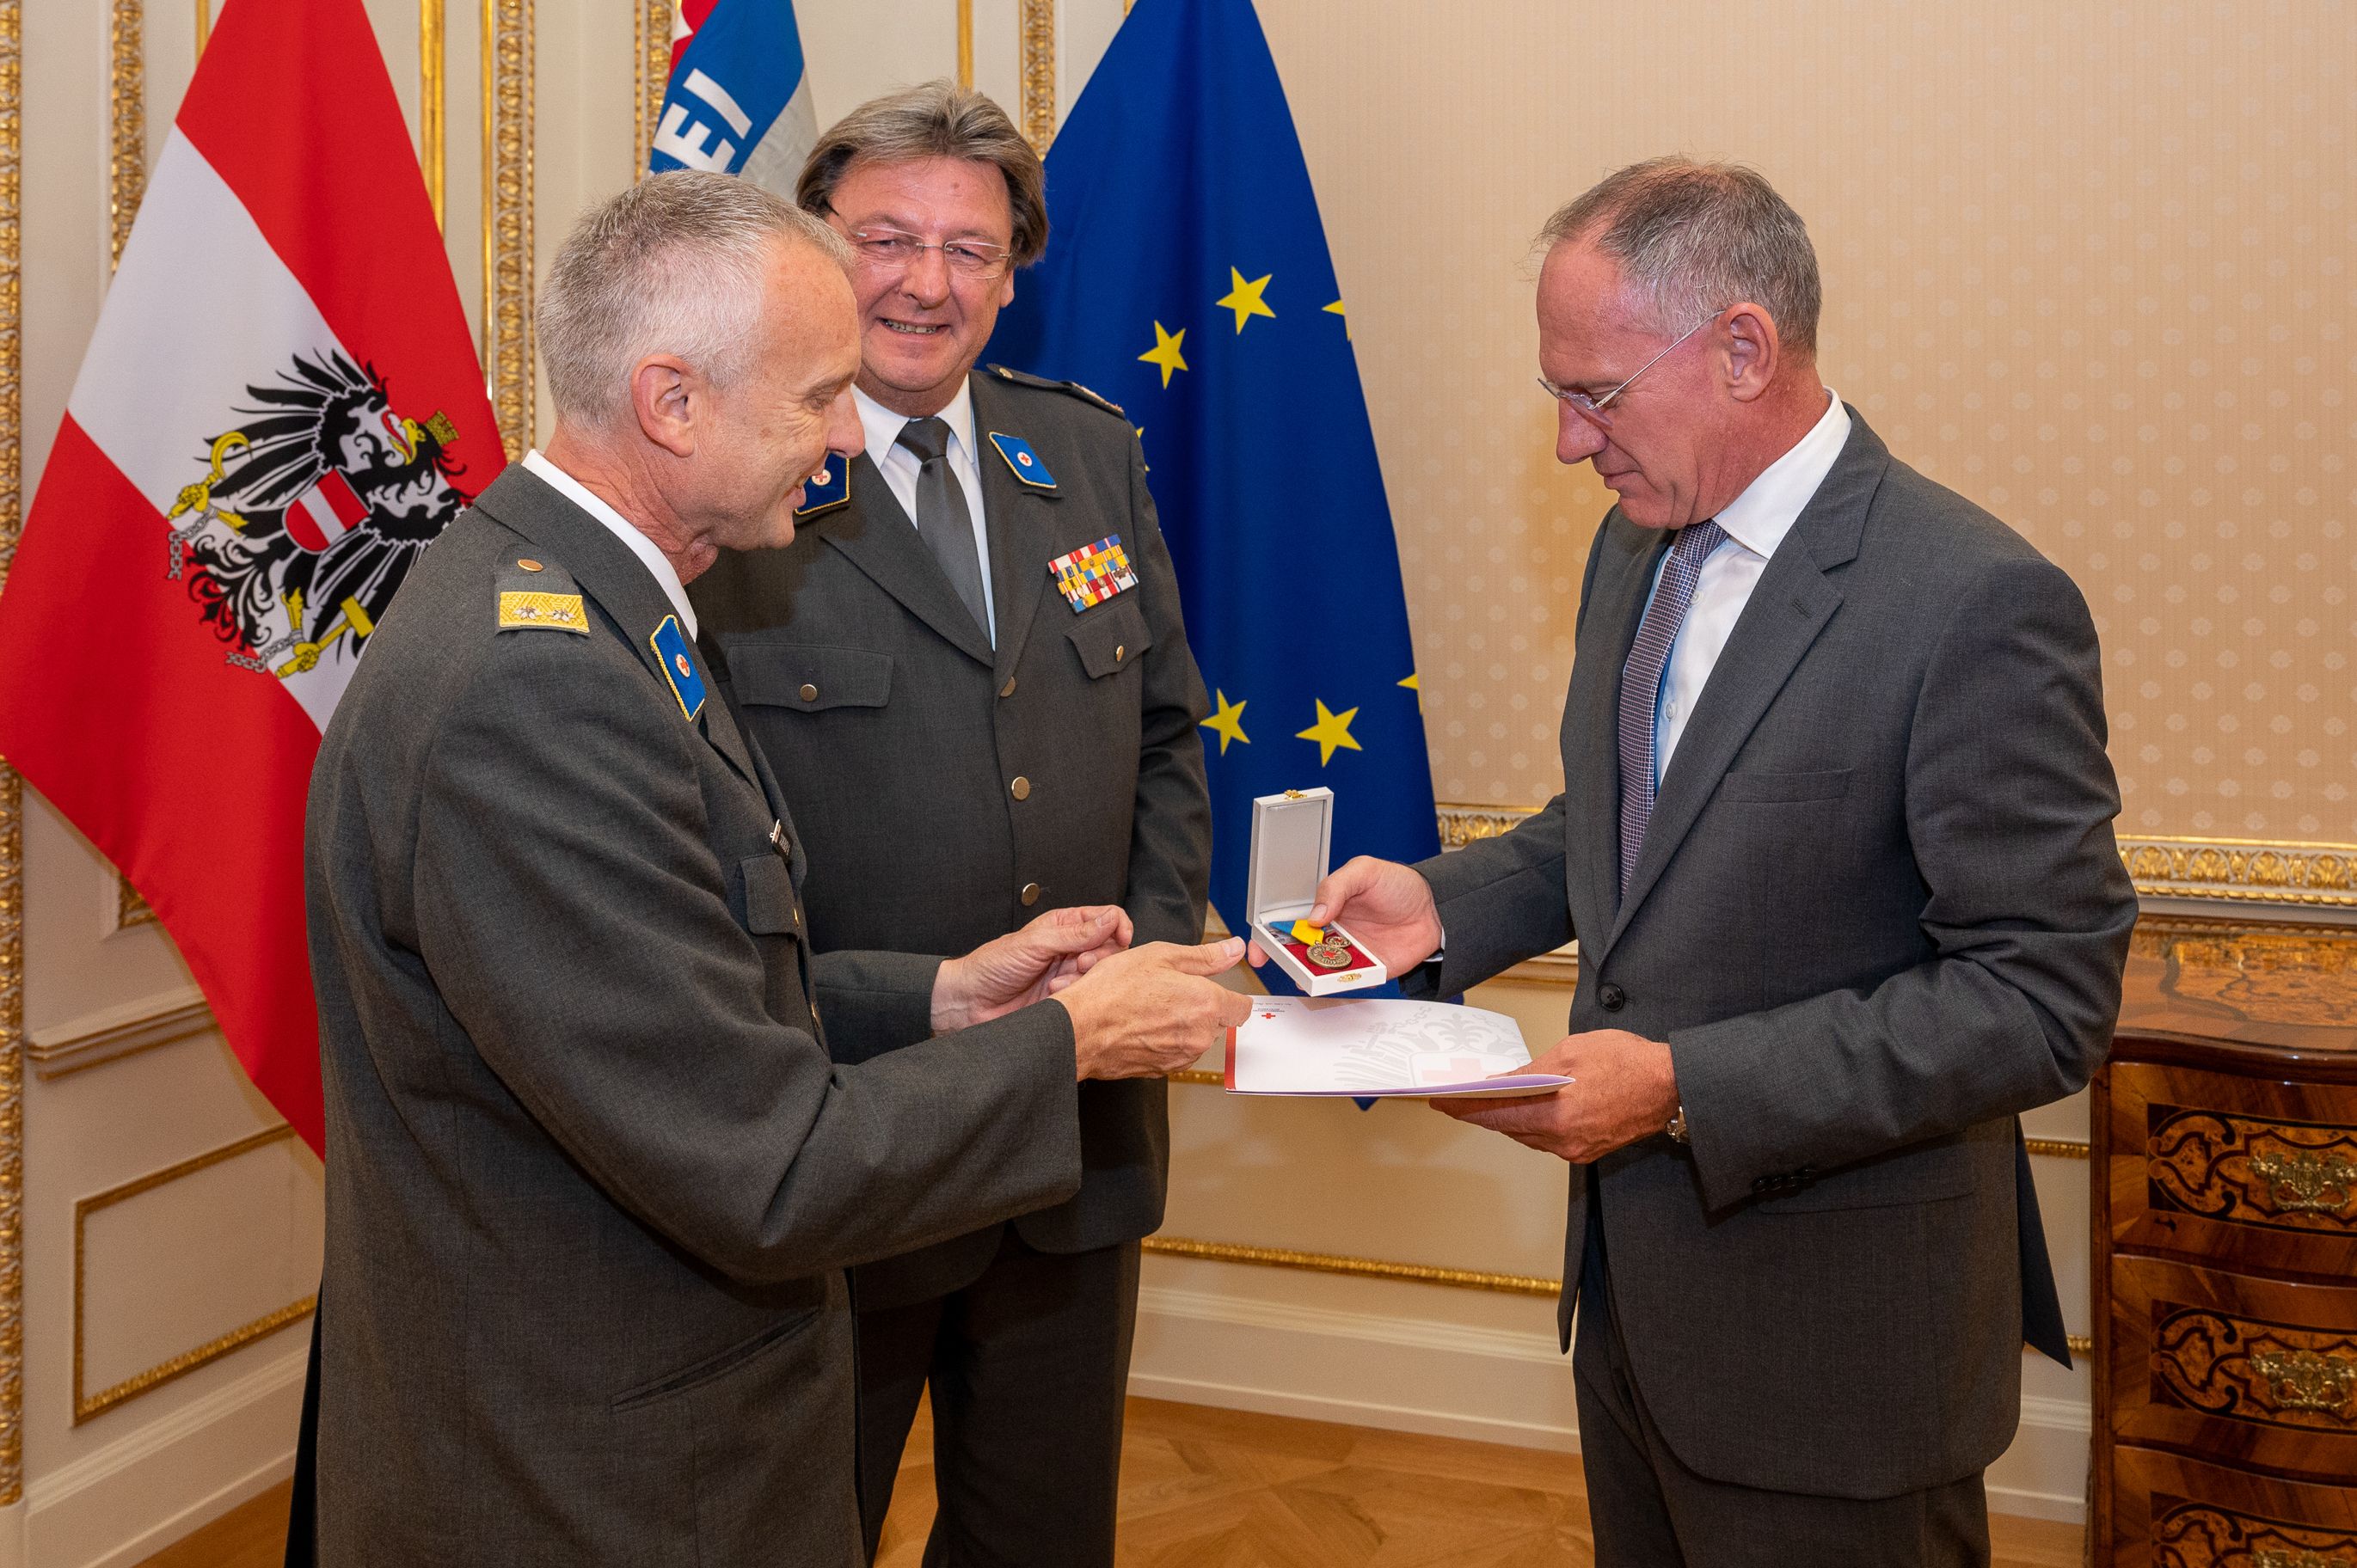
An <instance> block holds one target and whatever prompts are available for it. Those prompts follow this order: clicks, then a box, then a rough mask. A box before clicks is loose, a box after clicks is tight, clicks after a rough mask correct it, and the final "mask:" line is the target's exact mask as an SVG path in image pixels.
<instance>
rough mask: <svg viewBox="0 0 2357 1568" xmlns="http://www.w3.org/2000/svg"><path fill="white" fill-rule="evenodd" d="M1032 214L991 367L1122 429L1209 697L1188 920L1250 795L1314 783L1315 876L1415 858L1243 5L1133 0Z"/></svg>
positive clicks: (1344, 364)
mask: <svg viewBox="0 0 2357 1568" xmlns="http://www.w3.org/2000/svg"><path fill="white" fill-rule="evenodd" d="M1048 214H1049V222H1050V224H1051V226H1052V232H1051V238H1050V241H1049V247H1048V253H1047V256H1046V258H1045V259H1044V260H1043V261H1042V262H1041V263H1039V265H1038V266H1037V267H1035V268H1034V269H1032V270H1031V271H1030V272H1028V273H1027V274H1024V275H1023V276H1022V277H1020V278H1018V279H1017V283H1016V289H1015V303H1014V304H1013V305H1011V306H1008V307H1007V309H1006V311H1005V313H1003V314H1002V315H1001V316H1000V317H999V321H998V330H997V334H996V337H995V338H993V339H992V342H991V350H990V357H991V358H992V359H995V360H1001V361H1003V362H1005V363H1006V364H1008V365H1011V366H1016V367H1018V368H1020V369H1023V370H1027V371H1033V372H1035V373H1038V374H1041V375H1049V376H1057V377H1063V378H1069V379H1070V380H1072V381H1080V382H1082V383H1083V384H1085V385H1087V386H1089V387H1092V388H1093V389H1094V390H1096V391H1097V392H1102V393H1103V394H1104V395H1105V396H1106V397H1109V398H1111V399H1112V400H1113V401H1114V402H1115V403H1120V404H1121V405H1122V406H1123V407H1124V408H1125V409H1126V410H1127V411H1128V413H1129V419H1130V423H1131V424H1134V425H1136V426H1137V427H1138V429H1139V431H1140V433H1141V436H1140V438H1141V440H1142V441H1143V442H1144V444H1145V448H1146V464H1147V466H1148V469H1149V478H1150V480H1151V483H1152V485H1153V488H1154V496H1155V501H1156V504H1157V507H1158V508H1159V510H1160V513H1161V519H1162V528H1163V532H1164V533H1165V534H1166V535H1168V540H1169V543H1170V553H1171V555H1172V557H1173V558H1174V559H1175V561H1176V562H1177V564H1178V569H1179V590H1180V593H1181V594H1182V596H1184V600H1185V608H1186V615H1187V627H1188V631H1189V639H1190V640H1191V641H1192V643H1193V644H1194V650H1195V657H1196V660H1197V661H1198V662H1199V663H1200V664H1201V666H1202V669H1203V681H1204V683H1205V684H1206V685H1208V686H1210V687H1211V690H1212V693H1213V696H1214V699H1215V701H1216V703H1217V704H1218V705H1217V709H1216V711H1215V712H1214V713H1213V714H1212V715H1211V717H1210V718H1209V719H1207V720H1205V721H1204V725H1203V730H1204V736H1203V739H1204V742H1205V745H1206V748H1207V754H1208V761H1209V764H1210V768H1211V811H1212V831H1213V835H1214V837H1213V848H1212V857H1211V901H1212V903H1213V904H1214V905H1215V906H1216V907H1217V908H1218V909H1219V910H1220V913H1221V916H1222V918H1224V919H1225V920H1226V921H1227V922H1228V924H1229V926H1230V927H1231V928H1232V929H1238V930H1241V929H1243V923H1244V908H1243V905H1244V865H1245V852H1246V849H1247V846H1248V844H1249V842H1250V837H1251V832H1252V802H1253V798H1254V796H1256V795H1270V794H1275V793H1277V792H1278V791H1280V790H1285V789H1307V788H1311V787H1314V786H1317V785H1321V784H1322V785H1326V786H1329V787H1330V788H1331V789H1333V791H1334V795H1335V800H1334V849H1333V854H1334V864H1335V865H1340V864H1341V863H1342V862H1343V861H1344V860H1346V859H1348V858H1349V857H1350V856H1351V855H1353V854H1378V855H1382V856H1384V857H1385V858H1387V859H1393V860H1417V859H1421V858H1423V857H1424V856H1426V855H1429V854H1437V853H1438V851H1439V847H1440V844H1439V830H1438V828H1437V824H1436V822H1435V818H1434V813H1433V801H1432V771H1431V767H1430V764H1429V761H1428V759H1427V757H1426V752H1425V743H1424V723H1423V719H1422V716H1421V714H1420V712H1419V707H1418V699H1417V695H1416V681H1415V650H1414V649H1413V648H1412V646H1411V645H1410V643H1409V641H1408V628H1407V606H1406V603H1405V600H1404V599H1403V597H1402V596H1401V593H1400V568H1399V552H1398V548H1397V546H1396V544H1395V543H1394V541H1393V538H1392V517H1391V508H1390V506H1389V505H1388V503H1386V502H1385V500H1384V499H1383V473H1382V470H1381V469H1380V468H1378V467H1376V463H1375V441H1374V434H1373V432H1372V430H1371V429H1370V428H1369V427H1368V424H1367V404H1366V399H1365V397H1364V396H1363V395H1362V394H1361V392H1360V390H1359V370H1358V364H1357V362H1356V360H1354V359H1353V358H1352V356H1351V339H1350V334H1349V331H1348V329H1347V317H1345V316H1344V315H1343V308H1342V307H1343V301H1342V297H1341V292H1340V289H1338V288H1337V287H1336V286H1335V282H1334V264H1333V262H1332V261H1331V259H1330V258H1329V256H1328V254H1327V252H1326V231H1325V228H1324V226H1323V225H1322V224H1320V223H1319V221H1318V199H1317V195H1316V193H1315V192H1314V191H1312V190H1311V189H1310V186H1309V169H1308V165H1307V164H1305V163H1304V162H1303V161H1302V156H1301V144H1300V142H1299V141H1298V140H1297V139H1296V137H1295V135H1294V134H1293V116H1292V114H1291V113H1290V112H1289V111H1288V110H1287V109H1286V103H1285V90H1284V88H1283V87H1282V86H1281V85H1280V84H1279V83H1278V81H1277V77H1276V64H1275V61H1274V60H1273V59H1270V57H1269V52H1268V42H1267V40H1266V39H1265V38H1264V37H1262V35H1261V30H1260V21H1259V18H1258V17H1257V16H1254V12H1253V7H1252V5H1251V0H1138V5H1137V6H1136V8H1135V10H1133V11H1132V12H1131V13H1130V15H1129V17H1128V19H1127V20H1126V21H1125V22H1124V23H1123V24H1122V26H1121V30H1120V32H1119V33H1117V34H1116V35H1115V36H1114V41H1113V46H1112V48H1109V49H1107V50H1106V51H1105V56H1104V59H1103V61H1102V62H1101V63H1100V64H1099V65H1098V67H1097V69H1096V72H1095V74H1094V75H1093V76H1092V77H1091V78H1090V79H1089V84H1088V88H1087V90H1086V91H1083V92H1082V94H1081V98H1080V102H1077V103H1076V104H1074V105H1073V107H1072V112H1071V117H1070V118H1069V119H1067V120H1066V121H1065V123H1064V128H1063V130H1062V132H1061V133H1060V134H1059V135H1058V136H1057V138H1056V144H1055V147H1054V150H1053V151H1051V152H1050V153H1049V156H1048ZM1261 973H1262V975H1263V977H1264V978H1269V977H1273V976H1275V970H1273V969H1270V970H1264V971H1262V972H1261ZM1278 983H1281V982H1278Z"/></svg>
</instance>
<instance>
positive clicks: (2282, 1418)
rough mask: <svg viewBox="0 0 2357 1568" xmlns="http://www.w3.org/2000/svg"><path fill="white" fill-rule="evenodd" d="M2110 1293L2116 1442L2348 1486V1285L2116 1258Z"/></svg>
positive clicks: (2352, 1374) (2354, 1435) (2356, 1429)
mask: <svg viewBox="0 0 2357 1568" xmlns="http://www.w3.org/2000/svg"><path fill="white" fill-rule="evenodd" d="M2111 1294H2112V1321H2111V1329H2112V1332H2111V1354H2112V1408H2111V1425H2112V1432H2113V1434H2114V1435H2115V1437H2116V1438H2117V1439H2118V1440H2119V1441H2120V1442H2123V1443H2144V1444H2166V1445H2168V1446H2170V1447H2174V1448H2179V1449H2185V1450H2190V1451H2192V1452H2196V1453H2201V1454H2204V1455H2211V1456H2212V1457H2216V1458H2221V1459H2226V1460H2229V1461H2231V1462H2233V1463H2237V1464H2251V1465H2256V1466H2264V1467H2266V1468H2267V1469H2271V1470H2277V1471H2281V1472H2282V1473H2284V1474H2286V1475H2290V1476H2298V1477H2309V1478H2311V1479H2314V1480H2319V1481H2339V1482H2342V1483H2346V1484H2357V1283H2352V1284H2350V1285H2348V1286H2342V1287H2334V1286H2327V1285H2315V1284H2287V1283H2283V1282H2281V1281H2277V1280H2266V1279H2255V1278H2252V1277H2251V1276H2249V1275H2245V1274H2232V1273H2225V1272H2223V1271H2222V1270H2217V1269H2200V1268H2190V1267H2188V1266H2186V1265H2184V1264H2181V1263H2173V1262H2165V1261H2163V1260H2160V1259H2158V1258H2121V1257H2115V1258H2114V1259H2113V1261H2112V1293H2111ZM2349 1568H2357V1563H2351V1564H2350V1565H2349Z"/></svg>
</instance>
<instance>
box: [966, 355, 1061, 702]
mask: <svg viewBox="0 0 2357 1568" xmlns="http://www.w3.org/2000/svg"><path fill="white" fill-rule="evenodd" d="M973 380H974V441H975V443H976V445H977V446H979V448H980V450H979V451H977V452H976V454H975V466H976V467H979V468H980V469H981V470H982V515H983V519H984V522H985V527H986V528H987V530H988V532H989V538H990V596H991V602H992V604H993V606H994V607H995V608H996V612H997V616H998V656H997V660H996V665H995V671H996V673H997V674H998V675H1000V676H1002V677H1003V676H1006V675H1008V674H1011V673H1013V671H1014V670H1015V666H1016V664H1017V662H1018V661H1019V660H1021V659H1022V657H1023V645H1024V643H1025V642H1026V641H1027V640H1028V639H1029V638H1030V635H1031V627H1032V623H1033V622H1034V621H1036V620H1037V619H1038V618H1039V600H1040V596H1042V595H1043V594H1044V593H1045V592H1046V591H1047V587H1048V563H1049V560H1051V559H1052V558H1054V557H1055V556H1056V555H1058V554H1060V551H1058V550H1057V549H1056V547H1055V545H1056V521H1057V519H1056V502H1057V500H1058V499H1059V496H1060V491H1057V490H1042V489H1035V488H1034V487H1032V486H1030V485H1027V484H1025V483H1023V482H1022V481H1021V480H1020V479H1017V478H1016V477H1015V474H1014V471H1013V470H1012V469H1010V468H1008V467H1007V466H1006V459H1005V458H1003V457H1001V456H999V455H998V449H997V448H996V447H995V446H992V445H991V444H990V433H991V432H992V431H994V430H998V431H1004V432H1006V434H1008V435H1021V436H1023V437H1024V438H1025V439H1027V440H1029V441H1031V443H1032V446H1034V448H1035V449H1039V441H1038V440H1037V439H1036V438H1034V437H1033V436H1032V435H1031V433H1030V432H1029V431H1028V430H1021V429H1017V428H1015V425H1014V424H1013V423H1010V422H1013V421H1015V420H1016V418H1017V415H1016V414H1015V412H1014V410H1012V409H1011V408H1009V407H1008V406H1007V405H1006V401H1005V396H1004V393H1003V392H1001V390H1000V389H999V388H998V386H997V385H996V383H995V382H993V381H991V380H990V379H989V378H988V377H986V376H976V377H974V379H973ZM1039 456H1040V457H1041V458H1042V459H1044V460H1045V461H1046V462H1047V466H1048V471H1049V473H1050V474H1052V473H1054V472H1056V456H1057V454H1055V453H1054V452H1052V451H1049V450H1045V449H1039Z"/></svg>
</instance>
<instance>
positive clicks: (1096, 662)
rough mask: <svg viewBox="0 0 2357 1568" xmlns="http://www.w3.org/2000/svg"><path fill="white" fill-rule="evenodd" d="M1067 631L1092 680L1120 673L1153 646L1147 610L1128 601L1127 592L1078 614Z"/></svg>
mask: <svg viewBox="0 0 2357 1568" xmlns="http://www.w3.org/2000/svg"><path fill="white" fill-rule="evenodd" d="M1132 592H1135V590H1132ZM1064 635H1065V636H1066V637H1068V638H1070V639H1072V650H1073V651H1074V652H1076V653H1078V654H1079V655H1080V656H1081V668H1082V669H1083V670H1085V671H1088V672H1089V679H1091V680H1092V681H1102V680H1103V679H1104V678H1105V677H1106V676H1108V675H1118V674H1119V673H1121V672H1122V671H1124V670H1126V669H1128V668H1129V667H1130V666H1131V665H1133V664H1135V663H1136V662H1137V660H1138V656H1139V655H1141V654H1143V653H1144V652H1145V651H1146V650H1147V649H1149V648H1151V647H1153V646H1154V634H1153V633H1152V632H1150V631H1148V630H1146V617H1145V615H1144V613H1143V612H1141V611H1140V610H1139V609H1138V607H1136V606H1135V605H1133V604H1130V603H1128V602H1127V596H1126V595H1125V596H1122V597H1120V598H1116V599H1114V600H1113V601H1112V602H1110V603H1108V604H1102V605H1099V606H1097V607H1095V608H1093V609H1090V610H1085V611H1083V612H1082V613H1081V614H1080V615H1078V616H1075V617H1074V618H1073V619H1072V624H1071V625H1070V626H1068V627H1066V628H1064Z"/></svg>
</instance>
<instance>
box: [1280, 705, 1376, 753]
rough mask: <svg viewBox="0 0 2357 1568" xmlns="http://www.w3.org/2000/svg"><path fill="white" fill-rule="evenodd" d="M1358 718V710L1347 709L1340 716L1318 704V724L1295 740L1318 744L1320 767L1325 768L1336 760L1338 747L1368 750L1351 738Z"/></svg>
mask: <svg viewBox="0 0 2357 1568" xmlns="http://www.w3.org/2000/svg"><path fill="white" fill-rule="evenodd" d="M1310 701H1311V702H1318V699H1316V698H1315V697H1312V698H1311V699H1310ZM1358 716H1359V710H1358V709H1356V708H1345V709H1343V710H1342V711H1341V712H1340V713H1339V714H1338V713H1333V712H1330V711H1329V709H1328V708H1327V706H1326V704H1325V703H1318V722H1317V723H1316V724H1314V725H1310V726H1309V727H1308V729H1306V730H1303V731H1301V732H1300V733H1298V734H1297V735H1296V736H1294V737H1293V738H1294V739H1296V740H1314V741H1316V742H1317V743H1318V767H1320V768H1323V767H1325V766H1326V765H1327V764H1328V763H1329V762H1331V761H1333V760H1334V752H1335V750H1336V748H1338V747H1340V746H1349V747H1350V748H1351V750H1352V751H1364V750H1365V749H1366V747H1365V746H1361V745H1360V744H1359V743H1358V742H1357V741H1355V740H1352V739H1351V720H1352V719H1355V718H1357V717H1358Z"/></svg>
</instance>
